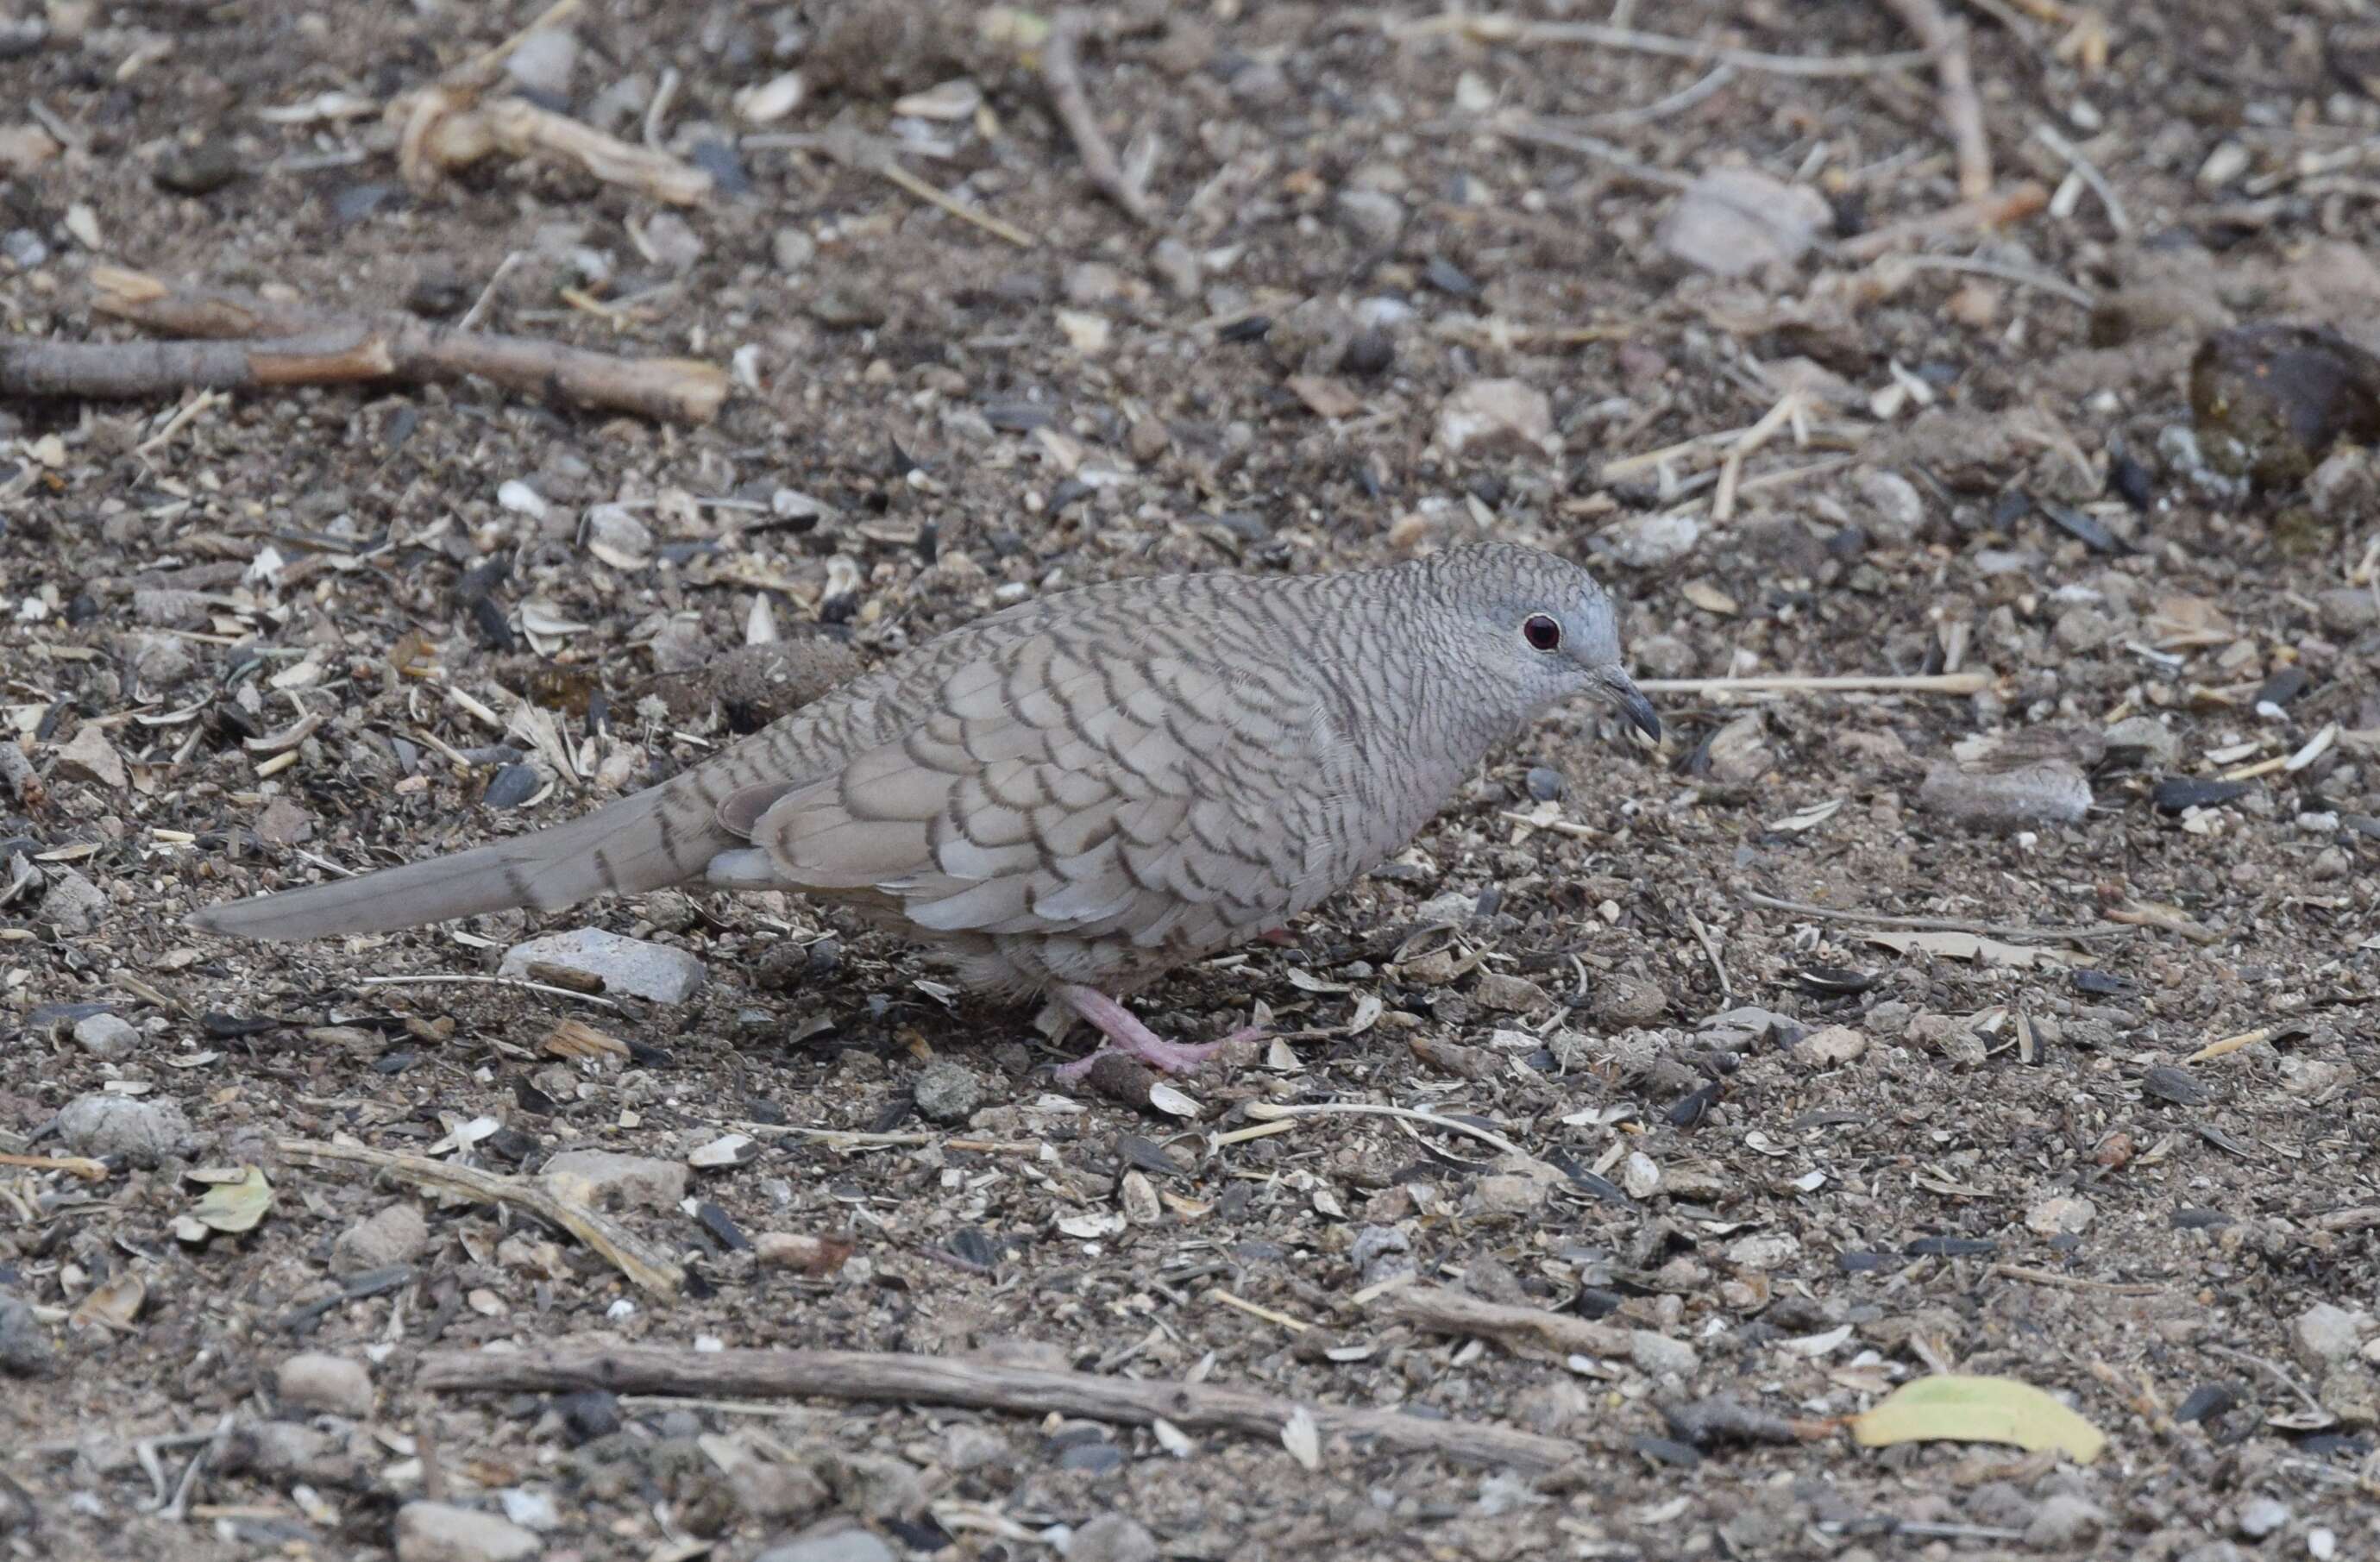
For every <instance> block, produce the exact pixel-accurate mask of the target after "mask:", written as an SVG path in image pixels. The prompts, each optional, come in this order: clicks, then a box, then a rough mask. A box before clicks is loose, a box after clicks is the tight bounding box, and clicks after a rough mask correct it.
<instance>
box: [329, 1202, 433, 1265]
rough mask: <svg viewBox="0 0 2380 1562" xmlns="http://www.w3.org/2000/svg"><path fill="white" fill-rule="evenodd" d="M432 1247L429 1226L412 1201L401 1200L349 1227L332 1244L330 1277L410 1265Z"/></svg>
mask: <svg viewBox="0 0 2380 1562" xmlns="http://www.w3.org/2000/svg"><path fill="white" fill-rule="evenodd" d="M429 1245H430V1223H429V1222H428V1221H426V1220H424V1219H422V1218H421V1211H420V1210H419V1208H417V1207H415V1205H414V1204H413V1201H411V1200H410V1199H403V1200H399V1201H398V1202H397V1203H395V1204H393V1205H389V1206H388V1207H387V1208H386V1209H383V1210H382V1211H381V1212H380V1213H379V1214H377V1215H375V1216H373V1217H371V1218H370V1219H369V1220H365V1221H362V1222H360V1223H358V1224H357V1225H354V1226H350V1227H348V1228H347V1229H346V1230H344V1231H342V1232H340V1233H339V1235H338V1238H337V1240H336V1241H333V1242H332V1243H331V1273H333V1274H334V1275H339V1276H342V1277H344V1276H348V1275H362V1274H369V1273H370V1271H372V1270H374V1269H385V1268H387V1267H389V1266H390V1265H393V1264H410V1263H411V1262H413V1260H415V1259H416V1258H419V1257H420V1256H421V1252H422V1250H423V1249H424V1248H426V1247H428V1246H429Z"/></svg>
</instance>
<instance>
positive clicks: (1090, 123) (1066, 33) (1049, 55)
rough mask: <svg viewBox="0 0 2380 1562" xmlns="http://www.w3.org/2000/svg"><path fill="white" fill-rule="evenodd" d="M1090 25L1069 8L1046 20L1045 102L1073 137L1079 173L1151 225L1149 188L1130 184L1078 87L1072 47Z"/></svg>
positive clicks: (1079, 78) (1154, 219) (1154, 215)
mask: <svg viewBox="0 0 2380 1562" xmlns="http://www.w3.org/2000/svg"><path fill="white" fill-rule="evenodd" d="M1089 25H1090V24H1089V18H1087V17H1086V16H1085V15H1084V14H1083V13H1082V12H1081V11H1079V10H1076V9H1074V8H1072V7H1069V8H1067V9H1065V10H1062V11H1060V12H1059V13H1058V15H1057V16H1056V17H1055V18H1052V19H1051V21H1050V36H1049V38H1048V39H1047V40H1045V41H1044V42H1043V43H1042V45H1041V84H1042V85H1043V86H1045V87H1047V88H1049V89H1050V106H1051V107H1052V108H1054V109H1056V110H1057V111H1058V118H1059V120H1060V122H1061V123H1062V124H1063V125H1064V126H1065V127H1066V133H1067V134H1068V135H1070V136H1072V137H1074V138H1075V151H1079V152H1081V153H1082V157H1083V172H1084V173H1086V174H1087V175H1089V176H1090V180H1091V183H1093V184H1094V185H1097V186H1098V187H1099V193H1101V194H1102V195H1104V196H1106V197H1107V198H1108V199H1109V200H1112V201H1114V202H1115V203H1116V204H1117V205H1118V206H1121V207H1123V210H1124V212H1125V213H1126V214H1127V215H1129V216H1130V217H1131V218H1132V220H1133V221H1135V222H1136V223H1141V224H1147V225H1149V226H1154V225H1155V224H1156V222H1157V212H1156V209H1155V208H1154V207H1153V206H1151V205H1150V204H1149V200H1148V192H1147V190H1145V189H1143V188H1140V187H1139V186H1138V185H1137V184H1135V183H1134V182H1133V180H1132V178H1131V176H1129V175H1127V174H1126V173H1125V172H1124V170H1123V164H1122V163H1118V162H1117V161H1116V154H1115V148H1113V147H1111V146H1110V145H1109V144H1108V138H1107V133H1106V132H1105V131H1103V130H1101V129H1100V128H1099V115H1097V114H1096V113H1094V112H1093V111H1092V108H1091V99H1090V94H1089V93H1087V92H1086V91H1083V77H1082V70H1081V67H1080V65H1079V63H1078V61H1077V59H1076V54H1075V51H1076V48H1077V46H1078V45H1079V44H1080V43H1081V42H1082V36H1083V33H1084V31H1085V30H1086V29H1087V27H1088V26H1089Z"/></svg>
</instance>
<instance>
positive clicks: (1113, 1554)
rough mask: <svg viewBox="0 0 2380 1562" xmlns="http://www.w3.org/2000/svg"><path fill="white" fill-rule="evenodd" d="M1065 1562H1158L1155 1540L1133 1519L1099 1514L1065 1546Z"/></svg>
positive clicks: (1111, 1514) (1119, 1514) (1117, 1515)
mask: <svg viewBox="0 0 2380 1562" xmlns="http://www.w3.org/2000/svg"><path fill="white" fill-rule="evenodd" d="M1065 1555H1066V1562H1158V1550H1157V1537H1156V1536H1154V1535H1152V1534H1150V1533H1149V1532H1148V1531H1147V1528H1146V1527H1145V1526H1143V1525H1142V1524H1141V1522H1140V1521H1139V1520H1136V1519H1131V1518H1127V1517H1126V1516H1125V1515H1123V1514H1121V1513H1102V1514H1100V1515H1099V1517H1098V1518H1096V1519H1094V1520H1091V1521H1090V1522H1089V1523H1087V1524H1086V1525H1084V1526H1083V1527H1082V1528H1081V1529H1079V1530H1076V1531H1075V1538H1074V1540H1073V1541H1072V1542H1070V1543H1069V1544H1067V1546H1066V1553H1065Z"/></svg>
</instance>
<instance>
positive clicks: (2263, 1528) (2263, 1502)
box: [2240, 1497, 2289, 1541]
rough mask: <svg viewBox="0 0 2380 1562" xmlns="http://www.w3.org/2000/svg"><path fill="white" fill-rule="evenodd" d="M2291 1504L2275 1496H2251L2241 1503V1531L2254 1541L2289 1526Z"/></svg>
mask: <svg viewBox="0 0 2380 1562" xmlns="http://www.w3.org/2000/svg"><path fill="white" fill-rule="evenodd" d="M2287 1528H2289V1504H2287V1503H2285V1502H2281V1501H2278V1500H2277V1499H2276V1498H2273V1497H2250V1498H2249V1499H2248V1500H2247V1501H2246V1502H2243V1503H2241V1504H2240V1534H2241V1535H2242V1536H2244V1537H2246V1538H2247V1539H2249V1540H2252V1541H2260V1540H2263V1539H2265V1537H2266V1536H2268V1535H2273V1534H2276V1533H2278V1532H2280V1531H2282V1530H2285V1529H2287Z"/></svg>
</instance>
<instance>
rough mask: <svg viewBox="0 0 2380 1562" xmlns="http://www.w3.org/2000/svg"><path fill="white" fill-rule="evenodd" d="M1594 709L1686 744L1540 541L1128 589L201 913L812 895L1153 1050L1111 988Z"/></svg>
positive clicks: (1190, 954)
mask: <svg viewBox="0 0 2380 1562" xmlns="http://www.w3.org/2000/svg"><path fill="white" fill-rule="evenodd" d="M1587 691H1593V692H1596V693H1598V694H1600V695H1602V696H1604V697H1606V698H1609V699H1610V700H1612V701H1614V702H1615V703H1616V704H1618V705H1619V706H1620V707H1621V708H1622V709H1623V710H1624V711H1626V712H1627V714H1628V715H1629V716H1630V717H1631V718H1632V719H1633V720H1635V721H1636V722H1637V724H1638V725H1640V726H1642V727H1644V728H1645V730H1646V731H1647V732H1652V733H1658V723H1657V722H1656V721H1655V720H1654V717H1653V713H1652V710H1651V708H1650V707H1649V706H1648V705H1647V704H1646V703H1645V699H1644V696H1642V695H1640V694H1638V693H1637V692H1636V689H1635V687H1634V685H1633V684H1631V683H1629V681H1628V679H1627V676H1626V674H1625V672H1622V670H1621V666H1620V662H1619V642H1618V635H1617V630H1616V628H1615V625H1614V623H1613V615H1612V610H1611V604H1610V602H1609V599H1608V598H1606V597H1605V595H1604V594H1603V592H1602V590H1601V589H1600V588H1599V587H1597V585H1596V584H1595V582H1594V581H1593V580H1592V579H1591V578H1590V577H1589V576H1588V575H1586V573H1585V571H1583V570H1581V569H1579V568H1577V567H1576V566H1575V565H1573V564H1570V563H1564V562H1563V561H1561V560H1559V559H1557V558H1554V557H1553V556H1552V555H1550V554H1546V553H1541V552H1537V551H1533V550H1529V549H1524V548H1519V547H1515V546H1512V545H1510V544H1502V543H1480V544H1474V545H1470V546H1465V547H1461V548H1456V549H1452V550H1450V551H1446V552H1443V553H1439V554H1437V555H1434V556H1432V557H1430V558H1427V559H1422V560H1416V561H1413V562H1410V563H1400V564H1394V565H1390V566H1387V567H1385V568H1379V569H1372V570H1362V571H1350V572H1345V573H1338V574H1324V575H1294V576H1266V577H1257V576H1248V575H1231V574H1209V575H1159V576H1148V577H1143V578H1138V579H1128V580H1121V581H1115V582H1111V583H1109V584H1107V585H1103V586H1094V587H1084V588H1081V589H1077V590H1073V591H1066V592H1062V593H1057V594H1054V595H1051V596H1050V597H1047V598H1043V599H1038V600H1035V601H1029V602H1025V603H1021V604H1019V605H1017V606H1015V607H1013V608H1010V609H1007V610H1006V611H1002V612H997V613H993V614H991V615H990V616H989V617H987V618H984V619H981V620H978V621H977V622H976V623H974V624H967V625H965V626H963V627H961V628H958V629H955V630H953V631H951V632H950V633H948V634H945V635H942V636H939V637H937V638H935V639H933V640H930V641H929V642H927V643H926V644H924V645H922V646H920V647H917V648H915V649H913V650H911V651H909V652H907V653H906V654H905V655H903V656H900V657H898V658H896V659H894V660H892V661H891V662H890V663H888V664H887V665H885V666H883V667H881V668H879V669H878V670H876V671H875V672H870V673H868V674H867V675H865V676H863V677H860V678H857V679H856V680H854V681H853V682H852V683H850V684H846V685H844V687H843V688H842V689H840V690H838V691H837V692H835V693H834V694H832V695H830V696H827V697H825V698H824V699H821V700H820V701H818V702H817V703H816V704H814V705H811V706H808V707H807V708H803V709H801V710H799V711H796V712H795V714H793V715H791V716H789V717H787V718H785V719H784V720H781V721H779V722H777V723H776V724H774V725H773V726H771V727H769V728H768V729H766V730H765V731H763V732H760V733H756V734H754V735H753V736H752V737H750V738H748V739H747V740H745V741H744V742H743V743H741V744H739V745H736V746H735V747H734V748H732V749H729V750H727V751H726V752H724V753H722V754H721V755H719V756H718V757H715V758H712V759H710V760H709V761H707V762H705V763H703V764H701V765H698V766H697V767H695V768H694V769H690V770H687V771H686V772H685V773H684V774H682V775H680V776H678V777H677V778H675V779H674V780H673V781H668V782H666V783H664V784H662V785H661V786H658V787H655V788H652V789H651V790H650V791H647V792H643V793H637V794H636V795H635V796H631V797H625V798H622V799H621V800H619V801H617V802H614V803H612V804H610V805H606V806H604V807H601V808H599V809H597V810H595V811H594V812H593V813H591V814H589V815H588V816H587V817H584V818H580V819H577V820H574V821H572V822H570V823H567V824H563V825H557V826H555V827H553V829H544V830H540V831H537V832H535V833H533V834H529V835H525V836H521V837H518V838H516V839H514V840H510V841H505V842H499V843H497V844H494V845H490V846H483V847H480V848H479V849H478V850H476V851H469V852H464V853H461V854H457V855H454V856H448V857H441V858H437V859H434V860H431V861H429V862H423V863H415V864H412V865H409V866H404V867H396V868H390V869H386V870H383V871H382V872H379V873H373V874H368V875H365V876H363V877H361V878H351V879H345V880H341V881H339V882H336V883H330V884H321V885H316V886H313V887H311V888H309V889H303V890H290V891H285V892H283V893H279V894H274V895H269V896H262V897H259V898H256V899H252V900H247V901H239V902H232V903H230V904H226V905H218V906H213V907H210V908H208V909H206V910H203V911H201V912H200V913H198V914H196V915H195V916H193V918H192V919H191V920H192V921H193V923H194V924H196V925H197V926H200V927H202V928H206V929H209V930H212V931H215V932H221V933H231V934H239V935H244V936H247V937H250V938H313V937H320V936H323V935H327V934H334V933H360V932H377V931H383V930H387V929H390V928H397V927H407V926H417V925H419V924H422V923H427V922H437V921H443V920H446V919H448V918H451V917H458V916H468V915H473V914H479V913H482V912H491V911H498V910H503V909H505V908H509V907H515V906H529V907H534V908H536V909H538V910H540V911H556V910H560V909H561V908H563V907H565V906H567V905H571V904H573V903H575V902H578V901H581V900H584V899H586V898H587V897H588V896H589V895H593V894H596V893H598V892H600V891H603V890H616V891H621V892H629V893H633V892H635V891H638V890H653V889H658V888H661V887H662V886H664V885H669V884H676V883H682V882H686V881H688V880H692V879H698V878H708V879H709V880H710V882H712V883H713V884H717V885H721V886H724V887H729V888H740V889H758V888H774V889H785V890H798V891H801V892H803V893H805V894H808V895H812V896H816V897H819V898H820V899H826V900H832V901H837V902H843V903H845V904H848V905H850V906H853V907H854V908H856V910H858V911H859V912H861V913H862V914H865V915H867V916H868V917H869V918H871V919H872V920H874V921H877V922H879V923H881V924H883V925H885V926H890V927H892V928H893V929H895V930H896V931H898V932H900V933H902V934H903V935H904V936H905V937H907V938H910V939H912V940H914V941H916V942H917V943H919V944H922V945H925V946H926V947H927V948H928V949H929V951H932V952H933V953H934V954H936V955H937V956H939V957H941V959H943V960H946V961H947V962H949V963H951V964H953V966H954V967H955V968H956V970H957V972H958V975H959V977H960V979H961V980H962V981H963V982H965V984H966V985H968V986H970V987H978V988H983V989H989V990H993V991H999V992H1006V993H1013V994H1024V993H1030V992H1039V991H1052V992H1054V993H1056V994H1057V995H1058V996H1059V997H1061V998H1063V999H1067V1000H1068V1001H1069V1002H1070V1003H1072V1004H1073V1006H1074V1007H1075V1009H1076V1010H1077V1011H1079V1012H1083V1013H1085V1014H1086V1016H1087V1017H1088V1018H1091V1019H1092V1020H1093V1022H1094V1023H1097V1024H1099V1026H1100V1028H1101V1029H1102V1030H1104V1031H1106V1032H1107V1033H1108V1034H1109V1035H1110V1036H1111V1039H1115V1040H1117V1041H1119V1043H1121V1044H1123V1045H1125V1046H1126V1047H1127V1048H1128V1049H1132V1050H1138V1051H1141V1052H1142V1053H1143V1055H1144V1056H1152V1057H1155V1056H1157V1055H1156V1054H1152V1053H1150V1052H1149V1051H1148V1049H1147V1047H1146V1046H1144V1045H1142V1043H1143V1042H1144V1041H1146V1040H1153V1038H1148V1037H1147V1033H1146V1032H1145V1031H1141V1030H1139V1028H1138V1026H1137V1023H1136V1022H1132V1021H1131V1020H1130V1016H1129V1014H1128V1013H1125V1012H1124V1011H1122V1010H1121V1009H1120V1007H1118V1006H1116V1005H1115V1004H1113V1003H1112V1002H1111V1001H1108V1000H1106V999H1101V1003H1103V1004H1104V1008H1102V1007H1101V1006H1100V1004H1099V1003H1091V1002H1089V1001H1088V999H1100V995H1113V994H1119V993H1126V992H1130V991H1133V990H1135V988H1138V987H1143V986H1146V985H1147V983H1149V982H1151V981H1153V980H1155V979H1156V978H1157V977H1158V976H1160V975H1162V974H1164V973H1165V972H1166V971H1168V970H1171V969H1172V968H1173V967H1175V966H1177V965H1181V964H1183V963H1185V962H1188V961H1192V960H1196V959H1197V958H1199V957H1201V956H1203V955H1206V954H1209V953H1212V952H1214V951H1218V950H1220V949H1224V948H1227V947H1229V946H1230V945H1232V944H1234V943H1237V942H1239V941H1240V940H1242V939H1244V938H1248V937H1250V936H1252V935H1253V934H1255V933H1257V932H1258V931H1259V930H1261V929H1263V928H1266V927H1270V926H1278V925H1279V924H1281V922H1282V921H1284V920H1285V919H1287V918H1289V917H1292V916H1294V915H1296V914H1299V913H1301V912H1303V911H1305V910H1306V909H1308V908H1309V907H1311V906H1313V905H1314V904H1315V903H1316V902H1319V901H1321V900H1322V899H1323V898H1325V897H1326V896H1328V895H1330V894H1331V893H1332V892H1333V891H1335V890H1338V889H1340V888H1341V887H1342V886H1344V885H1345V884H1347V883H1348V882H1349V881H1351V880H1352V879H1354V878H1356V877H1357V876H1358V875H1360V874H1362V873H1363V872H1365V871H1366V870H1367V869H1369V868H1370V867H1372V866H1376V865H1377V864H1378V863H1379V862H1381V861H1383V860H1384V859H1386V858H1387V857H1389V856H1390V855H1391V854H1394V853H1395V852H1397V851H1399V850H1401V849H1402V848H1403V846H1404V844H1405V843H1406V842H1408V841H1410V840H1411V839H1412V838H1413V836H1414V835H1415V833H1416V832H1417V831H1419V830H1420V829H1421V828H1422V826H1423V825H1425V824H1427V822H1428V821H1429V818H1430V817H1431V816H1432V815H1433V814H1435V813H1436V812H1437V811H1438V809H1439V806H1440V805H1442V804H1443V803H1444V801H1445V799H1446V798H1447V796H1448V795H1449V794H1450V793H1452V792H1453V790H1454V789H1455V787H1456V786H1458V785H1459V784H1460V783H1461V782H1462V781H1463V780H1464V779H1465V778H1466V777H1467V776H1469V775H1470V774H1471V772H1472V771H1473V770H1474V769H1475V768H1476V767H1477V765H1478V764H1479V762H1480V760H1481V759H1482V758H1483V757H1485V756H1486V754H1487V753H1488V749H1489V748H1490V747H1491V746H1492V745H1494V744H1496V743H1497V742H1498V741H1500V739H1502V738H1504V737H1506V736H1508V735H1510V734H1511V733H1512V732H1513V731H1514V730H1515V729H1516V728H1518V727H1519V725H1520V724H1521V723H1522V722H1523V721H1524V720H1527V719H1528V717H1530V716H1531V715H1532V714H1534V713H1535V712H1536V711H1537V710H1540V709H1542V708H1545V707H1546V706H1548V705H1549V704H1551V703H1553V702H1554V701H1556V700H1558V699H1560V698H1562V697H1564V696H1570V695H1573V694H1577V693H1581V692H1587ZM1118 1015H1122V1016H1123V1018H1122V1020H1118V1019H1117V1018H1116V1016H1118ZM1120 1027H1121V1028H1122V1029H1123V1030H1125V1031H1130V1032H1135V1033H1137V1034H1136V1035H1119V1028H1120ZM1184 1056H1186V1052H1184V1053H1182V1055H1178V1056H1177V1055H1175V1054H1172V1053H1169V1054H1167V1055H1166V1058H1161V1059H1160V1060H1167V1059H1170V1060H1172V1061H1173V1062H1176V1063H1178V1062H1180V1061H1182V1060H1183V1059H1184Z"/></svg>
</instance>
